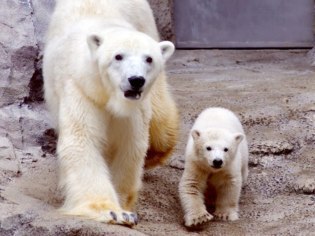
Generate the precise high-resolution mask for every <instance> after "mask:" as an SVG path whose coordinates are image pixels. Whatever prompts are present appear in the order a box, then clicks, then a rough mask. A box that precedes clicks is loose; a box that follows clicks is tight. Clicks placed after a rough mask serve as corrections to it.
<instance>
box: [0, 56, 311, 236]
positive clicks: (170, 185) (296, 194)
mask: <svg viewBox="0 0 315 236" xmlns="http://www.w3.org/2000/svg"><path fill="white" fill-rule="evenodd" d="M306 52H307V51H306V50H294V51H293V50H291V51H287V50H281V51H280V50H261V51H254V50H253V51H248V50H238V51H229V50H209V51H207V50H203V51H201V50H193V51H186V50H178V51H177V52H176V55H175V56H174V57H173V59H172V60H171V62H170V63H169V64H168V74H169V77H170V79H169V82H170V84H171V86H172V90H173V93H174V96H175V98H176V100H177V102H178V107H179V110H180V114H181V136H180V141H179V143H178V146H177V148H176V151H175V153H174V155H173V157H172V158H171V160H170V163H169V165H166V166H164V167H160V168H157V169H154V170H150V171H146V172H145V175H144V180H143V183H144V184H143V189H142V191H141V193H140V199H139V202H138V206H137V213H138V215H139V218H140V223H139V225H137V226H136V227H135V228H134V229H129V228H127V227H122V226H110V225H104V224H101V223H95V222H92V221H88V220H83V219H78V218H72V217H64V216H61V215H60V214H59V213H58V212H57V211H56V208H57V207H58V206H59V205H60V204H61V202H62V199H61V197H60V193H59V192H58V190H57V189H56V185H57V163H56V157H55V156H54V155H52V154H50V153H49V152H47V150H51V148H53V147H54V142H55V140H54V138H53V137H51V135H50V133H49V132H46V134H45V135H44V134H41V136H42V137H41V138H40V139H39V140H37V141H36V142H37V143H38V146H37V147H36V145H35V146H34V147H33V148H32V149H30V150H28V152H27V153H28V154H29V156H30V157H28V156H27V153H25V152H24V154H23V155H22V156H24V157H25V160H24V161H23V160H22V161H21V160H20V164H19V166H18V167H16V166H14V165H13V167H12V168H11V166H10V165H12V161H11V162H9V161H8V162H1V165H7V166H6V168H5V169H6V170H7V171H6V172H2V173H1V175H0V194H1V195H0V205H1V209H2V210H1V211H0V212H1V216H0V235H13V234H15V235H28V234H32V235H33V236H34V235H141V234H146V235H197V234H198V235H315V233H314V232H315V170H314V167H315V68H314V67H311V66H310V65H309V62H308V60H307V59H306ZM210 106H222V107H226V108H229V109H231V110H232V111H234V112H235V113H236V114H238V115H239V117H240V119H241V121H242V123H243V124H244V128H245V132H246V134H247V136H248V141H249V146H250V174H249V181H248V184H247V186H246V187H245V188H244V189H243V191H242V197H241V201H240V220H238V221H236V222H233V223H231V222H221V221H213V222H211V223H209V225H207V226H206V227H205V228H204V229H203V230H202V231H198V232H193V231H188V230H187V229H186V228H185V227H184V226H183V213H182V211H181V207H180V204H179V198H178V193H177V188H178V182H179V180H180V177H181V175H182V172H183V163H184V160H183V154H184V148H185V145H186V140H187V135H188V131H189V130H190V128H191V126H192V124H193V122H194V119H195V118H196V116H197V115H198V114H199V113H200V112H201V111H202V110H203V109H204V108H206V107H210ZM27 109H31V110H32V111H33V112H34V113H35V114H36V113H37V112H43V106H42V105H37V106H35V107H31V108H27ZM44 117H45V116H44ZM42 122H43V123H44V121H42ZM45 122H46V121H45ZM29 138H32V137H29ZM40 146H43V147H44V152H43V151H42V150H41V149H40ZM18 156H19V155H18ZM15 161H16V162H19V160H15ZM14 168H15V169H14ZM16 168H18V169H19V170H20V172H18V173H17V171H16Z"/></svg>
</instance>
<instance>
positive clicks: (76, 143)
mask: <svg viewBox="0 0 315 236" xmlns="http://www.w3.org/2000/svg"><path fill="white" fill-rule="evenodd" d="M173 52H174V45H173V44H172V43H171V42H168V41H162V42H159V36H158V32H157V29H156V25H155V22H154V18H153V15H152V11H151V8H150V6H149V4H148V3H147V1H146V0H133V1H130V0H119V1H117V0H102V1H98V0H76V1H73V0H57V1H56V7H55V10H54V13H53V15H52V18H51V23H50V26H49V30H48V34H47V40H46V47H45V51H44V59H43V74H44V90H45V100H46V103H47V106H48V109H49V110H50V112H51V114H52V116H53V118H54V120H55V124H56V129H57V131H58V143H57V156H58V161H59V169H60V171H59V172H60V173H59V179H60V180H59V182H60V183H59V184H60V187H61V188H62V189H63V191H64V195H65V201H64V204H63V206H62V208H61V210H62V211H63V212H64V213H65V214H70V215H78V216H83V217H86V218H91V219H95V220H97V221H101V222H105V223H113V224H123V225H129V226H133V225H135V224H137V221H138V219H137V215H136V214H135V213H133V210H134V208H135V204H136V201H137V194H138V191H139V189H140V187H141V177H142V173H143V166H144V162H145V158H146V157H147V160H148V161H147V162H146V165H147V166H148V167H152V166H155V165H157V164H161V163H164V162H165V160H166V159H167V157H168V156H169V155H170V154H171V152H172V150H173V148H174V145H175V144H176V140H177V136H178V123H179V122H178V113H177V108H176V104H175V102H174V100H173V98H172V96H171V93H170V91H169V88H168V84H167V81H166V76H165V72H164V65H165V62H166V61H167V60H168V59H169V58H170V56H171V55H172V54H173Z"/></svg>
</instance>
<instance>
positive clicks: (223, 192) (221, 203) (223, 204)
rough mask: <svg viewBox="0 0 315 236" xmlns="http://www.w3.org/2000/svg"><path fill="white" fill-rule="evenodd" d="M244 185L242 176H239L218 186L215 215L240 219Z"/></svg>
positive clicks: (228, 218)
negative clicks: (239, 210)
mask: <svg viewBox="0 0 315 236" xmlns="http://www.w3.org/2000/svg"><path fill="white" fill-rule="evenodd" d="M241 187H242V179H241V176H238V177H236V178H234V179H232V180H230V181H229V182H228V183H226V184H225V185H224V187H220V188H217V199H216V204H215V212H214V215H215V216H216V218H219V219H221V220H230V221H234V220H238V202H239V198H240V193H241Z"/></svg>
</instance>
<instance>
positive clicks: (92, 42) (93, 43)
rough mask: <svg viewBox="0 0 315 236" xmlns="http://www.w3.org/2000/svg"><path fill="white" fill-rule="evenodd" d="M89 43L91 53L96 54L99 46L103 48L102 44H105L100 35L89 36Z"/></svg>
mask: <svg viewBox="0 0 315 236" xmlns="http://www.w3.org/2000/svg"><path fill="white" fill-rule="evenodd" d="M87 43H88V45H89V48H90V50H91V52H94V51H96V50H97V49H98V47H99V46H101V44H102V43H103V39H102V38H101V37H100V36H98V35H95V34H92V35H90V36H88V38H87Z"/></svg>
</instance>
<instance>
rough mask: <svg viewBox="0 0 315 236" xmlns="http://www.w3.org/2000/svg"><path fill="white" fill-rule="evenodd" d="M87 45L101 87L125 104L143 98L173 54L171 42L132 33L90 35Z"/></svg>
mask: <svg viewBox="0 0 315 236" xmlns="http://www.w3.org/2000/svg"><path fill="white" fill-rule="evenodd" d="M87 41H88V45H89V48H90V51H91V54H92V57H93V59H94V60H96V63H97V65H98V70H99V73H100V75H101V78H102V82H103V84H104V86H105V87H107V88H109V89H110V90H109V91H110V92H111V93H114V94H115V97H116V98H118V99H124V100H139V99H141V98H142V97H144V96H145V95H146V94H147V93H148V92H149V90H150V88H151V86H152V85H153V83H154V81H155V80H156V78H157V76H158V74H159V73H160V72H161V70H162V69H163V67H164V64H165V62H166V61H167V60H168V59H169V58H170V56H171V55H172V54H173V52H174V45H173V44H172V43H171V42H168V41H163V42H156V41H155V40H153V39H152V38H150V37H149V36H147V35H146V34H143V33H140V32H136V31H132V30H121V29H120V30H119V29H118V30H112V31H110V32H107V34H106V35H104V34H103V35H102V34H93V35H90V36H89V37H88V39H87Z"/></svg>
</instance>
